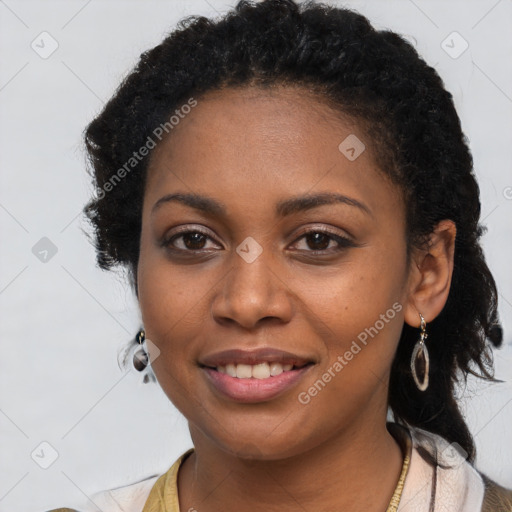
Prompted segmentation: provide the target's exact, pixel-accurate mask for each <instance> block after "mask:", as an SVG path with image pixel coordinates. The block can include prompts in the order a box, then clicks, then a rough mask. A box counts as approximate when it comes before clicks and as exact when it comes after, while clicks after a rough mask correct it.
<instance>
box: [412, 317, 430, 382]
mask: <svg viewBox="0 0 512 512" xmlns="http://www.w3.org/2000/svg"><path fill="white" fill-rule="evenodd" d="M420 318H421V324H420V328H421V333H420V339H419V340H418V341H417V342H416V345H415V346H414V350H413V351H412V356H411V370H412V376H413V378H414V382H415V383H416V386H417V387H418V389H419V390H420V391H425V390H426V389H427V388H428V373H429V368H430V360H429V356H428V350H427V346H426V345H425V340H426V339H427V331H426V323H425V319H424V318H423V315H422V314H421V313H420Z"/></svg>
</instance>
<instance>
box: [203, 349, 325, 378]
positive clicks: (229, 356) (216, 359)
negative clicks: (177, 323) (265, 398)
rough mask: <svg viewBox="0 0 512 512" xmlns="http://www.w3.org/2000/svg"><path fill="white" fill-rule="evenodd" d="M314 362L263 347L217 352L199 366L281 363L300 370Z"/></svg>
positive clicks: (296, 355)
mask: <svg viewBox="0 0 512 512" xmlns="http://www.w3.org/2000/svg"><path fill="white" fill-rule="evenodd" d="M313 362H315V361H314V360H313V359H312V358H311V357H307V356H300V355H298V354H292V353H291V352H286V351H284V350H279V349H275V348H272V347H262V348H258V349H253V350H241V349H230V350H224V351H222V352H215V353H214V354H210V355H207V356H204V357H202V358H201V360H200V361H199V364H200V366H203V367H209V368H216V367H217V366H225V365H227V364H250V365H255V364H259V363H281V364H291V365H292V366H296V367H299V368H300V367H302V366H305V365H307V364H308V363H313ZM274 378H275V377H274Z"/></svg>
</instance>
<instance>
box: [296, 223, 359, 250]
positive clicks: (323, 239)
mask: <svg viewBox="0 0 512 512" xmlns="http://www.w3.org/2000/svg"><path fill="white" fill-rule="evenodd" d="M300 240H304V244H303V246H304V245H305V246H306V248H305V249H304V248H299V249H298V250H300V251H304V252H309V253H313V254H322V253H323V254H329V253H333V252H337V251H341V250H343V249H344V248H347V247H356V244H355V243H354V242H352V240H350V239H349V238H347V237H344V236H341V235H338V234H334V233H331V232H330V231H324V230H321V229H314V230H310V231H308V232H306V233H303V235H302V236H301V237H300V238H298V240H297V242H298V241H300ZM297 242H296V244H297ZM333 242H334V245H332V244H333Z"/></svg>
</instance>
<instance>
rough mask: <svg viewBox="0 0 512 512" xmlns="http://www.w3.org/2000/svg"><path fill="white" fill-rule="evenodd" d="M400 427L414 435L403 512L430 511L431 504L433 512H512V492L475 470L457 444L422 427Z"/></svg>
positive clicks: (403, 495) (401, 508)
mask: <svg viewBox="0 0 512 512" xmlns="http://www.w3.org/2000/svg"><path fill="white" fill-rule="evenodd" d="M399 427H400V429H399V430H401V431H402V435H404V432H407V433H408V436H410V439H409V441H410V449H411V451H410V454H411V463H410V467H409V471H408V475H407V478H406V481H405V486H404V490H403V494H402V503H401V507H400V508H399V510H400V511H404V512H405V511H409V510H411V511H412V510H414V511H415V512H416V511H417V510H422V511H423V510H424V509H425V511H426V510H429V506H428V505H425V503H427V504H428V503H430V506H432V507H434V508H430V510H434V509H435V510H437V508H435V507H441V510H459V511H464V512H466V511H468V512H512V490H509V489H506V488H504V487H502V486H500V485H499V484H497V483H496V482H494V481H493V480H491V479H490V478H488V477H487V476H486V475H485V474H483V473H482V472H480V471H479V470H478V469H477V468H475V467H474V466H473V465H472V464H471V463H470V462H469V461H468V460H467V457H466V455H467V454H466V453H465V452H464V450H463V449H462V448H461V447H460V446H459V445H458V444H457V443H449V442H448V441H447V440H446V439H444V438H443V437H441V436H439V435H438V434H435V433H433V432H430V431H427V430H423V429H421V428H417V427H405V426H403V425H399ZM397 429H398V427H395V431H396V430H397ZM408 444H409V443H408ZM404 498H405V499H404ZM408 501H410V503H409V505H410V506H407V502H408ZM411 507H412V508H411Z"/></svg>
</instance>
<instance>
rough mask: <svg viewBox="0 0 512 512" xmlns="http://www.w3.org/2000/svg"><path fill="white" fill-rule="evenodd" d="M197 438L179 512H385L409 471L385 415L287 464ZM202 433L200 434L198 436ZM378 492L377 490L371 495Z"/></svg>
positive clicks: (184, 472)
mask: <svg viewBox="0 0 512 512" xmlns="http://www.w3.org/2000/svg"><path fill="white" fill-rule="evenodd" d="M191 433H193V436H192V437H193V441H194V446H195V451H194V453H193V454H192V455H190V456H189V457H188V458H187V459H186V460H185V461H184V463H183V465H182V467H181V468H180V471H179V475H178V496H179V501H180V510H185V511H188V510H192V511H193V510H197V511H199V512H210V511H214V510H226V509H234V508H235V504H236V510H238V511H239V512H253V511H256V510H262V509H264V510H268V511H269V512H273V511H276V512H277V511H279V512H288V511H290V512H291V511H296V510H298V509H299V510H300V509H304V510H316V511H323V510H325V511H327V510H346V511H350V510H352V511H359V510H365V511H368V512H371V511H379V512H380V511H383V510H386V507H387V506H388V504H389V501H390V500H391V497H392V495H393V492H394V490H395V487H396V484H397V482H398V478H399V476H400V471H401V468H402V462H403V458H402V453H401V450H400V447H399V445H398V443H397V442H396V441H395V439H394V438H393V436H392V435H391V434H390V433H389V432H388V430H387V428H386V417H385V414H384V415H381V417H380V418H378V421H377V420H376V418H375V417H374V418H372V421H368V420H363V421H360V422H357V425H356V424H352V425H350V426H349V427H348V428H345V429H344V430H343V431H342V432H340V433H338V434H337V435H336V436H333V437H332V438H330V439H328V440H326V441H325V442H324V443H322V444H321V445H317V446H315V447H314V448H313V449H311V450H309V451H306V452H303V453H301V454H300V455H296V456H293V457H289V458H286V459H282V460H258V461H254V460H251V461H248V460H247V459H240V458H238V457H236V456H234V455H232V454H229V453H227V452H226V451H224V450H221V449H220V448H219V447H218V446H216V445H213V444H212V443H211V441H210V440H209V439H207V438H206V437H204V436H202V435H201V434H200V433H199V432H195V431H194V430H193V429H191ZM194 434H195V435H194ZM369 489H371V492H368V491H369Z"/></svg>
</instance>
